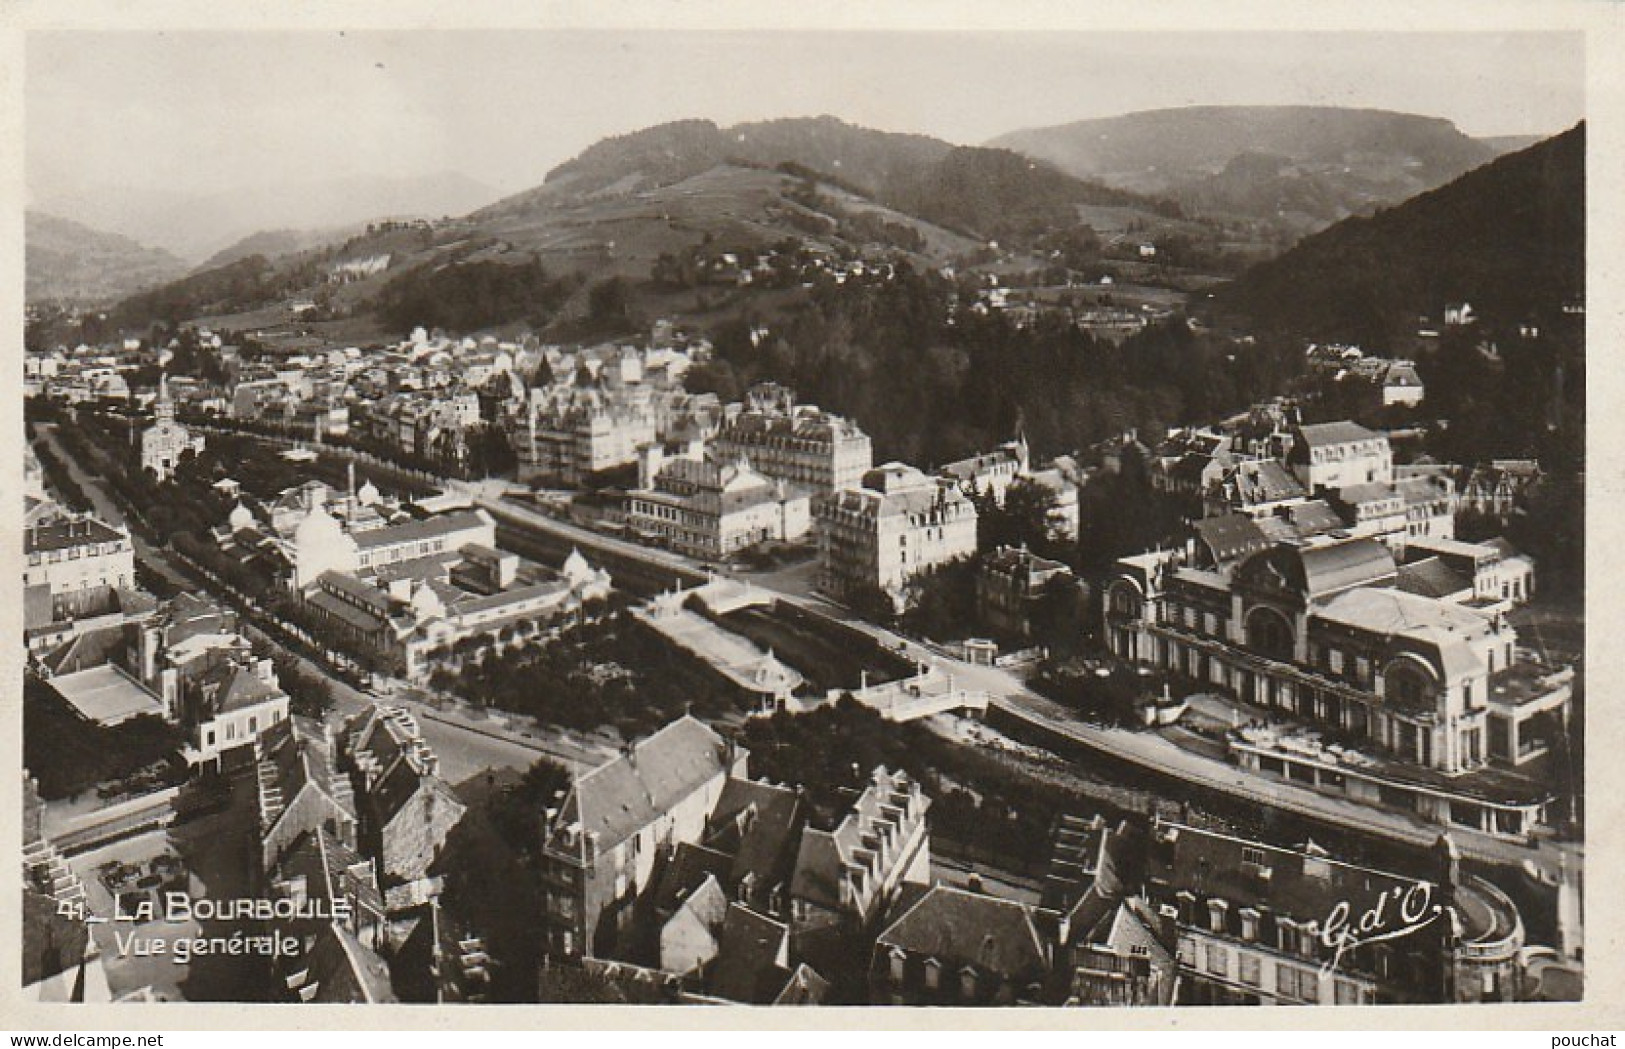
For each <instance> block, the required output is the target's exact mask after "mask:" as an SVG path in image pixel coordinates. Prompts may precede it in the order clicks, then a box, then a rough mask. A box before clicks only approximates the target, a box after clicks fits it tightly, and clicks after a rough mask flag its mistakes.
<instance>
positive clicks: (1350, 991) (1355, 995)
mask: <svg viewBox="0 0 1625 1049" xmlns="http://www.w3.org/2000/svg"><path fill="white" fill-rule="evenodd" d="M1336 993H1337V1004H1338V1005H1364V1004H1365V995H1363V994H1362V993H1361V992H1360V985H1359V984H1357V983H1353V982H1351V981H1349V980H1338V981H1337V991H1336Z"/></svg>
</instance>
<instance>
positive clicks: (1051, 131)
mask: <svg viewBox="0 0 1625 1049" xmlns="http://www.w3.org/2000/svg"><path fill="white" fill-rule="evenodd" d="M989 144H990V145H994V146H1001V147H1004V148H1008V149H1013V150H1016V151H1017V152H1020V153H1023V154H1025V155H1028V156H1033V157H1036V158H1038V159H1041V160H1046V161H1048V162H1049V163H1051V164H1054V165H1055V166H1056V167H1058V168H1060V169H1061V170H1063V171H1066V172H1068V173H1069V174H1072V175H1075V176H1077V177H1080V178H1095V179H1098V180H1100V181H1102V182H1105V183H1106V184H1107V185H1113V186H1120V187H1121V186H1133V187H1134V188H1135V189H1136V190H1137V191H1139V192H1143V193H1155V194H1162V195H1166V196H1168V197H1170V198H1171V199H1173V200H1175V201H1177V202H1178V203H1180V204H1181V205H1182V206H1185V207H1186V208H1187V209H1189V210H1191V211H1192V212H1194V213H1196V214H1207V215H1213V216H1224V215H1237V216H1246V217H1251V218H1258V219H1268V220H1272V221H1275V222H1277V223H1281V224H1283V225H1285V226H1288V227H1290V228H1293V229H1295V230H1297V231H1298V232H1312V231H1313V230H1316V229H1320V228H1324V227H1325V226H1327V225H1330V224H1331V223H1332V222H1334V221H1337V220H1339V219H1342V218H1345V217H1347V216H1348V215H1352V214H1360V213H1363V212H1368V211H1370V210H1372V209H1374V208H1376V207H1380V206H1384V205H1387V204H1393V203H1397V202H1399V201H1400V200H1404V199H1407V198H1409V197H1411V196H1414V195H1416V194H1417V193H1420V192H1424V191H1426V190H1428V189H1432V188H1434V187H1436V186H1439V185H1442V184H1444V183H1445V182H1448V181H1450V180H1451V179H1453V178H1455V177H1457V176H1459V175H1461V174H1464V173H1465V172H1467V171H1469V170H1471V169H1473V168H1474V167H1478V166H1480V165H1482V164H1485V163H1488V162H1489V161H1490V160H1492V159H1494V157H1495V156H1496V149H1495V148H1494V147H1493V146H1491V145H1490V144H1488V143H1485V142H1480V141H1478V140H1476V139H1473V138H1470V137H1468V136H1467V135H1465V134H1463V133H1462V132H1461V131H1460V130H1459V129H1458V128H1457V127H1456V126H1455V124H1453V123H1452V122H1451V121H1449V120H1446V119H1444V118H1440V117H1429V116H1423V115H1419V114H1414V113H1401V112H1398V111H1394V110H1386V109H1361V108H1351V107H1338V106H1290V105H1286V106H1213V105H1204V106H1186V107H1177V108H1170V109H1155V110H1141V111H1138V112H1135V113H1126V114H1123V115H1120V116H1116V117H1104V118H1095V119H1088V120H1079V121H1072V122H1070V123H1066V124H1057V125H1053V126H1050V127H1041V128H1026V129H1022V130H1018V131H1012V132H1008V133H1006V134H1004V135H1000V136H997V137H996V138H994V139H992V140H991V141H990V143H989ZM1249 155H1253V156H1264V157H1273V158H1278V160H1279V164H1278V166H1277V167H1276V168H1275V169H1274V170H1270V169H1267V168H1265V167H1262V166H1257V167H1253V168H1251V169H1246V170H1237V169H1235V168H1233V167H1231V165H1232V164H1233V163H1234V162H1235V161H1236V160H1237V159H1238V158H1244V157H1247V156H1249Z"/></svg>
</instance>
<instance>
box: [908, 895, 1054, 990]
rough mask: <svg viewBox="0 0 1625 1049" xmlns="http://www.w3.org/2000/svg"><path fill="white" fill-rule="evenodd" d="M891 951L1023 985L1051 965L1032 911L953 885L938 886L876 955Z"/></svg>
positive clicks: (914, 907) (916, 905) (1017, 904)
mask: <svg viewBox="0 0 1625 1049" xmlns="http://www.w3.org/2000/svg"><path fill="white" fill-rule="evenodd" d="M889 947H899V948H901V949H903V950H904V951H907V952H909V953H910V954H914V955H917V956H919V957H922V958H935V959H937V960H938V961H939V962H941V963H942V964H943V965H944V966H945V967H948V968H958V967H960V966H964V965H971V966H974V967H976V968H977V969H980V970H982V971H984V972H988V973H993V974H996V975H998V976H1001V977H1004V978H1005V979H1007V980H1016V981H1020V982H1022V983H1023V984H1024V983H1025V982H1026V979H1027V978H1028V977H1029V976H1031V975H1032V974H1034V973H1036V972H1040V971H1042V970H1043V969H1044V968H1045V966H1046V965H1047V961H1046V956H1045V950H1044V941H1043V939H1042V938H1041V937H1040V936H1039V933H1038V927H1037V926H1036V925H1035V924H1034V922H1033V909H1032V908H1031V907H1029V906H1027V905H1025V904H1021V903H1016V902H1014V901H1012V900H1003V899H999V898H998V897H996V896H986V895H983V894H981V893H974V892H968V891H966V890H964V889H956V888H953V887H952V886H948V885H936V886H933V887H932V889H931V890H930V891H929V892H927V893H926V894H925V895H924V896H923V897H922V898H921V899H920V900H919V902H917V903H915V904H914V906H912V907H910V908H909V909H908V910H907V911H906V912H904V913H903V914H902V915H901V916H900V917H898V919H897V920H896V921H894V922H892V924H891V926H890V927H889V928H887V929H886V931H885V932H883V933H881V934H880V938H879V939H878V940H877V941H876V950H877V951H883V950H885V949H887V948H889Z"/></svg>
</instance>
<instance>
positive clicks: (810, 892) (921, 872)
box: [790, 767, 931, 964]
mask: <svg viewBox="0 0 1625 1049" xmlns="http://www.w3.org/2000/svg"><path fill="white" fill-rule="evenodd" d="M930 808H931V799H930V798H928V797H926V795H925V792H924V790H922V789H921V787H920V784H919V783H918V782H916V781H915V780H912V779H910V778H909V776H908V775H907V774H906V773H904V772H902V771H901V770H899V771H897V772H889V771H887V769H886V768H885V767H881V768H877V769H875V770H874V771H873V772H872V773H871V774H870V777H869V782H868V783H867V784H866V785H865V787H864V789H863V793H862V794H860V795H859V796H858V798H857V800H856V801H855V802H854V803H853V805H852V808H851V810H850V811H848V812H847V814H846V815H845V816H844V817H843V818H842V819H841V822H840V823H839V824H838V825H837V826H836V827H835V829H834V830H832V831H824V830H819V829H818V828H816V827H808V828H807V829H806V830H805V831H803V832H802V835H801V845H800V849H799V851H798V852H797V854H796V865H795V874H794V876H793V878H792V879H791V883H790V909H791V928H792V929H793V930H794V932H795V934H796V935H797V937H799V938H802V939H813V940H816V939H818V938H819V937H820V936H825V937H829V938H831V939H839V938H840V937H841V936H842V935H844V934H850V933H851V932H853V931H855V930H864V929H868V928H871V927H872V925H873V923H875V922H876V921H878V920H879V919H880V917H881V916H882V915H883V914H885V913H886V909H887V908H888V907H889V906H890V905H891V904H892V902H893V901H894V900H895V899H896V898H897V895H898V893H900V892H901V891H902V887H903V886H904V885H905V884H913V885H925V884H927V883H928V882H929V881H930V878H931V832H930V829H929V827H928V825H927V823H926V813H927V811H928V810H929V809H930ZM815 964H817V963H816V962H815Z"/></svg>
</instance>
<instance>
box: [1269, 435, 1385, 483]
mask: <svg viewBox="0 0 1625 1049" xmlns="http://www.w3.org/2000/svg"><path fill="white" fill-rule="evenodd" d="M1286 462H1287V465H1288V466H1289V467H1291V468H1292V471H1293V473H1295V474H1297V476H1298V480H1299V481H1300V482H1302V484H1303V486H1304V487H1305V488H1306V489H1308V490H1309V493H1310V494H1311V495H1320V494H1321V493H1322V492H1324V491H1325V490H1327V489H1342V488H1347V487H1351V486H1353V485H1365V484H1381V485H1386V484H1389V483H1391V482H1392V481H1393V479H1394V455H1393V450H1392V449H1391V448H1389V446H1388V438H1387V437H1385V436H1384V435H1382V434H1379V433H1375V432H1373V431H1371V430H1368V429H1366V428H1365V427H1363V426H1361V425H1359V424H1358V423H1351V422H1332V423H1310V424H1306V425H1303V426H1298V427H1296V428H1295V429H1294V430H1293V431H1292V447H1291V450H1290V451H1289V452H1288V453H1287V460H1286Z"/></svg>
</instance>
